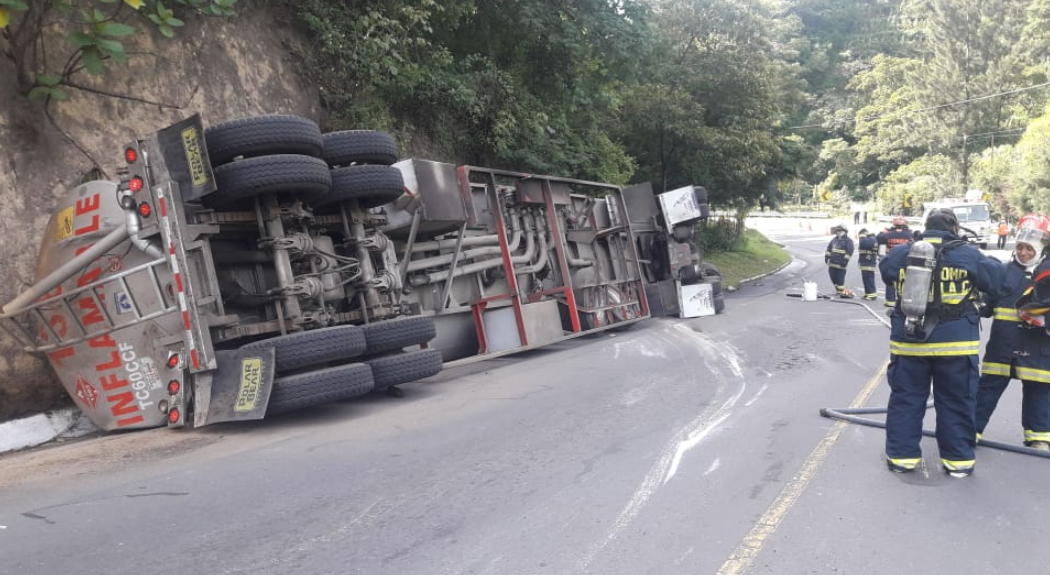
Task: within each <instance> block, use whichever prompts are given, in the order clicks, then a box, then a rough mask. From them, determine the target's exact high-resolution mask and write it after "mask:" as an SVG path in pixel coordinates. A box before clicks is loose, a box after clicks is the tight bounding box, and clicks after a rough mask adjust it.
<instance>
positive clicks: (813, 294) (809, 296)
mask: <svg viewBox="0 0 1050 575" xmlns="http://www.w3.org/2000/svg"><path fill="white" fill-rule="evenodd" d="M802 301H817V282H803V283H802Z"/></svg>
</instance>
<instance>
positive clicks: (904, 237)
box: [875, 216, 913, 307]
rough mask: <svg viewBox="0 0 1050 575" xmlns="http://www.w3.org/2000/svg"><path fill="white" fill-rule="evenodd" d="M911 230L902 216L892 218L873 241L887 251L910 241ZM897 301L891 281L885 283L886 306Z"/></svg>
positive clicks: (895, 291) (890, 305)
mask: <svg viewBox="0 0 1050 575" xmlns="http://www.w3.org/2000/svg"><path fill="white" fill-rule="evenodd" d="M912 239H913V238H912V233H911V230H909V229H908V220H907V219H905V217H904V216H896V217H894V218H893V222H892V226H891V227H889V228H887V229H886V230H884V231H882V232H880V233H879V235H877V236H875V241H876V242H877V243H878V244H879V247H880V249H882V247H883V246H885V249H884V253H887V254H888V253H889V252H890V251H891V250H892V249H893V248H895V247H897V246H899V245H902V244H906V243H908V242H910V241H912ZM896 303H897V290H896V289H895V288H894V285H893V283H891V282H887V283H886V307H893V306H894V305H895V304H896Z"/></svg>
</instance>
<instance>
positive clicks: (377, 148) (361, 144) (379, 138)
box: [324, 130, 397, 167]
mask: <svg viewBox="0 0 1050 575" xmlns="http://www.w3.org/2000/svg"><path fill="white" fill-rule="evenodd" d="M324 160H325V161H326V162H328V165H329V166H332V167H335V166H349V165H350V164H380V165H383V166H389V165H390V164H393V163H394V162H396V161H397V142H395V141H394V137H393V136H391V135H390V134H387V133H386V132H376V131H374V130H345V131H342V132H329V133H327V134H325V135H324Z"/></svg>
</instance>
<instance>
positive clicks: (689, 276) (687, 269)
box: [678, 265, 700, 286]
mask: <svg viewBox="0 0 1050 575" xmlns="http://www.w3.org/2000/svg"><path fill="white" fill-rule="evenodd" d="M678 279H679V280H680V281H681V282H682V285H684V286H687V285H693V284H695V283H696V282H698V281H700V274H699V273H697V271H696V268H695V267H693V266H691V265H688V266H683V267H681V268H679V269H678Z"/></svg>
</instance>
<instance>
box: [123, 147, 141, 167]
mask: <svg viewBox="0 0 1050 575" xmlns="http://www.w3.org/2000/svg"><path fill="white" fill-rule="evenodd" d="M124 160H125V161H126V162H127V163H129V164H134V163H135V162H137V161H139V152H138V150H136V149H135V148H128V149H126V150H124Z"/></svg>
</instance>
